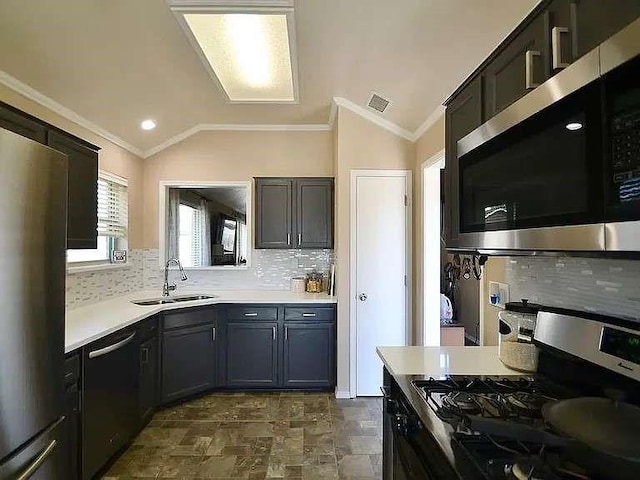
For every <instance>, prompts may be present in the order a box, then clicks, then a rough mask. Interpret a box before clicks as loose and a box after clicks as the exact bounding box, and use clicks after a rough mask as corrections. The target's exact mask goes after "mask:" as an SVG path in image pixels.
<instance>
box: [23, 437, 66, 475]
mask: <svg viewBox="0 0 640 480" xmlns="http://www.w3.org/2000/svg"><path fill="white" fill-rule="evenodd" d="M57 445H58V441H57V440H51V443H50V444H49V445H47V446H46V447H45V449H44V450H42V451H41V452H40V453H39V454H38V456H37V457H36V458H35V459H34V460H33V462H31V464H30V465H29V466H28V467H27V468H25V470H24V471H23V472H22V473H21V474H20V475H19V476H18V477H16V480H27V479H29V478H31V477H33V475H34V474H35V473H36V472H37V471H38V469H39V468H40V467H41V466H42V464H43V463H44V462H45V460H46V459H47V457H49V456H50V455H51V454H52V453H53V450H54V449H55V448H56V446H57Z"/></svg>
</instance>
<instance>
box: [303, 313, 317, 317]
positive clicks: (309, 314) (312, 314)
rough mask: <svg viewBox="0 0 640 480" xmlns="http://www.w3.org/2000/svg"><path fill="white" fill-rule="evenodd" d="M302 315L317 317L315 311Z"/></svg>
mask: <svg viewBox="0 0 640 480" xmlns="http://www.w3.org/2000/svg"><path fill="white" fill-rule="evenodd" d="M302 316H303V317H315V316H316V314H315V313H303V314H302Z"/></svg>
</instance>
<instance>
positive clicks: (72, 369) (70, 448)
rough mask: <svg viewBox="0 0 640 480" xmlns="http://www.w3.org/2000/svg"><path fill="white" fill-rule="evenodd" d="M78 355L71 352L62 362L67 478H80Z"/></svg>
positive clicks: (70, 479)
mask: <svg viewBox="0 0 640 480" xmlns="http://www.w3.org/2000/svg"><path fill="white" fill-rule="evenodd" d="M79 380H80V355H78V354H71V355H69V356H67V358H66V359H65V362H64V385H65V412H64V416H65V417H66V422H65V432H66V435H65V441H64V447H63V449H62V450H63V451H64V456H65V458H66V464H67V475H68V476H67V477H65V478H68V479H69V480H78V479H79V478H80V390H79V389H78V382H79Z"/></svg>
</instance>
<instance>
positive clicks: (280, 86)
mask: <svg viewBox="0 0 640 480" xmlns="http://www.w3.org/2000/svg"><path fill="white" fill-rule="evenodd" d="M194 3H195V4H197V5H194ZM170 6H171V10H172V11H173V12H174V14H175V15H176V18H177V19H178V22H179V23H180V25H181V27H182V28H183V30H184V31H185V33H186V34H187V37H188V38H189V40H190V41H191V43H192V45H193V46H194V47H195V48H196V51H197V52H198V54H199V55H200V58H201V59H202V61H203V63H204V64H205V66H206V68H207V69H208V70H209V73H210V74H211V75H212V77H214V78H215V79H216V81H217V82H219V84H220V86H221V87H222V89H223V90H224V92H225V93H226V95H227V97H228V98H229V100H230V101H231V102H243V103H250V102H274V103H295V102H296V101H297V97H298V95H297V66H296V60H295V38H294V32H295V26H294V15H293V13H294V12H293V1H290V0H272V1H265V0H262V1H259V2H258V1H251V0H239V1H236V2H232V1H230V0H226V3H225V2H224V1H218V0H203V1H198V2H193V1H189V2H185V1H184V0H170Z"/></svg>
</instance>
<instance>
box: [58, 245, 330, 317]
mask: <svg viewBox="0 0 640 480" xmlns="http://www.w3.org/2000/svg"><path fill="white" fill-rule="evenodd" d="M333 261H334V260H333V250H253V251H252V259H251V262H252V265H251V267H249V268H247V269H246V270H190V271H187V275H188V277H189V279H188V280H187V281H186V282H178V288H180V287H195V288H197V287H202V288H216V289H218V290H289V288H290V284H291V278H292V277H296V276H304V275H305V274H307V273H309V272H311V271H313V270H317V271H318V272H321V273H324V272H327V271H328V270H329V267H330V265H331V263H332V262H333ZM129 262H130V266H129V267H128V268H120V269H114V270H105V271H94V272H78V273H71V274H68V275H67V292H66V293H67V295H66V304H67V309H73V308H77V307H80V306H82V305H88V304H91V303H95V302H100V301H103V300H108V299H109V298H113V297H116V296H119V295H124V294H126V293H131V292H135V291H137V290H142V289H157V290H158V294H160V293H161V288H162V283H163V271H162V269H161V268H160V266H159V265H160V262H159V251H158V250H157V249H144V250H142V249H139V250H130V251H129ZM175 275H176V274H175V273H173V272H172V273H171V278H172V279H174V278H175ZM172 281H173V280H172Z"/></svg>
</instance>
